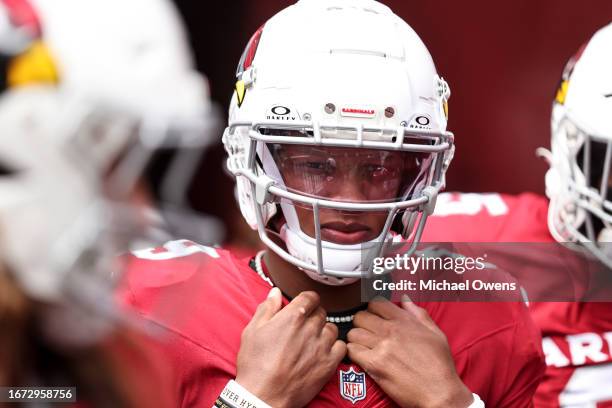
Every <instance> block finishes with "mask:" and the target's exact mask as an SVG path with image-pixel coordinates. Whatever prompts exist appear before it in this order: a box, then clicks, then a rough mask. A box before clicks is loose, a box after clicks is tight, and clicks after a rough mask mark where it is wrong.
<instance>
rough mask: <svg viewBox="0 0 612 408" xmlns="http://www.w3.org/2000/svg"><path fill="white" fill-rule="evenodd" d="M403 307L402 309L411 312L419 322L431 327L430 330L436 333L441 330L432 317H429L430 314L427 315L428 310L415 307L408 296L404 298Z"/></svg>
mask: <svg viewBox="0 0 612 408" xmlns="http://www.w3.org/2000/svg"><path fill="white" fill-rule="evenodd" d="M401 305H402V309H404V310H406V311H407V312H409V313H410V314H411V315H412V316H414V317H415V318H416V319H417V320H418V321H419V322H421V323H423V324H424V325H426V326H427V327H429V328H430V329H432V330H434V331H439V330H440V329H439V328H438V326H437V325H436V323H435V322H434V321H433V319H432V318H431V316H429V313H427V310H425V309H423V308H422V307H419V306H417V305H415V304H414V303H413V302H412V300H411V299H410V297H408V295H403V296H402V302H401Z"/></svg>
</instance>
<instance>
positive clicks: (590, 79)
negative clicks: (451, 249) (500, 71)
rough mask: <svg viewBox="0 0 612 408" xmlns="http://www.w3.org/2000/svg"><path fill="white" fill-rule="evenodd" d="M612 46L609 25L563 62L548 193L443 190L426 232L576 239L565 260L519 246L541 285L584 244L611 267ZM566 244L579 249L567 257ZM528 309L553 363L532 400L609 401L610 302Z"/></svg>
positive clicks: (542, 403)
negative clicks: (485, 192)
mask: <svg viewBox="0 0 612 408" xmlns="http://www.w3.org/2000/svg"><path fill="white" fill-rule="evenodd" d="M611 49H612V25H608V26H606V27H604V28H602V29H601V30H599V31H598V32H597V33H596V34H595V35H594V36H593V37H592V38H591V39H590V40H589V41H588V42H587V43H586V44H585V45H584V46H583V47H582V48H581V49H580V50H579V51H578V53H577V54H576V55H575V56H574V57H573V58H572V59H571V60H570V61H569V62H568V64H567V65H566V67H565V70H564V72H563V77H562V80H561V83H560V86H559V89H558V91H557V94H556V96H555V99H554V101H553V107H552V118H551V125H552V126H551V129H552V138H551V150H550V151H548V150H544V149H540V150H539V152H540V153H541V154H542V155H543V156H544V157H545V158H547V159H548V161H549V163H550V169H549V171H548V172H547V174H546V179H545V181H546V195H547V196H548V199H547V198H545V197H541V196H538V195H535V194H531V193H525V194H521V195H518V196H509V195H500V194H450V193H445V194H442V195H441V196H440V197H439V200H438V207H437V209H436V214H434V216H432V217H430V220H429V224H428V228H427V230H426V231H425V234H424V240H427V241H431V242H434V241H456V242H457V241H470V242H529V243H547V242H548V243H554V242H561V243H565V242H572V243H577V244H578V247H575V248H574V249H573V250H571V251H565V253H563V259H562V260H561V262H557V261H556V260H555V259H546V256H547V255H545V256H544V257H542V256H538V255H537V254H536V252H538V248H540V249H541V250H543V251H544V252H545V253H549V251H545V248H551V247H552V246H551V245H549V246H544V245H539V246H532V247H529V246H523V247H522V248H523V250H522V253H520V254H519V253H518V252H517V253H515V255H516V260H517V262H518V263H520V264H521V265H523V266H521V267H519V269H524V268H532V271H533V272H536V273H538V274H539V275H540V276H542V278H541V279H542V281H541V282H540V283H538V286H540V287H541V286H544V285H551V286H552V285H553V282H552V281H549V280H547V278H545V277H543V276H545V275H544V273H547V272H548V271H549V270H550V271H553V270H554V269H553V268H555V267H556V268H557V269H556V270H555V272H556V274H557V275H558V274H560V273H562V272H563V270H567V269H568V268H574V269H576V268H575V267H572V266H570V265H572V264H571V263H569V262H572V259H573V258H578V257H583V256H584V254H585V250H586V254H587V255H588V254H591V255H590V256H587V258H591V259H590V260H589V262H594V261H597V262H599V263H600V265H601V266H602V267H604V268H606V269H608V270H606V271H605V273H606V274H609V268H610V267H611V266H612V252H611V251H610V249H611V248H612V247H611V246H610V243H609V242H610V231H611V230H610V225H611V224H610V223H611V220H612V214H611V212H612V205H611V204H612V201H611V200H612V198H611V190H610V188H609V186H610V182H611V180H612V178H610V157H611V153H612V148H611V146H612V116H611V115H610V112H612V91H611V90H612V77H611V76H610V72H612V56H611V55H610V50H611ZM534 248H535V249H534ZM567 252H574V254H573V256H571V257H570V256H567V255H568V254H567ZM515 266H517V265H516V264H515ZM559 267H561V268H559ZM538 268H539V269H538ZM583 268H584V264H581V266H580V267H579V269H576V270H574V271H573V274H574V275H576V274H581V273H584V272H585V270H584V269H583ZM546 276H549V275H546ZM585 276H587V275H585ZM600 282H601V281H600ZM603 282H605V281H603ZM608 282H609V280H608ZM579 283H580V282H579ZM587 283H588V282H587ZM563 287H565V286H559V287H557V289H559V288H563ZM568 288H570V289H571V290H572V291H573V290H574V289H573V287H568ZM598 289H599V290H600V291H603V292H604V294H605V293H608V295H607V298H606V297H604V298H600V300H606V299H607V300H610V297H609V290H610V287H609V285H608V287H599V288H598ZM537 292H539V291H537ZM537 292H536V293H537ZM539 296H540V297H537V298H535V299H532V300H547V299H549V300H555V298H556V299H557V300H564V297H563V296H562V295H559V294H558V293H557V294H556V293H555V292H548V294H546V295H544V296H541V294H540V295H539ZM570 300H571V299H570ZM530 309H531V312H532V316H533V318H534V320H535V322H536V324H537V325H538V326H539V328H540V329H541V331H542V336H543V343H542V345H543V350H544V353H545V356H546V363H547V371H546V376H545V378H544V381H543V382H542V384H541V385H540V387H539V388H538V390H537V393H536V397H535V400H534V401H535V405H536V406H538V407H608V406H612V354H611V352H612V349H611V346H612V344H611V343H610V341H611V340H612V305H611V304H610V303H609V302H588V303H587V302H561V301H557V302H531V304H530Z"/></svg>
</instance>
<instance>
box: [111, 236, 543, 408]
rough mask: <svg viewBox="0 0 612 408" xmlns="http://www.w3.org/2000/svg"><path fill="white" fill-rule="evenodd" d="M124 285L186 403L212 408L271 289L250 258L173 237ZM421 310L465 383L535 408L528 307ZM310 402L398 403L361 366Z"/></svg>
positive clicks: (537, 360) (488, 397)
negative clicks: (156, 334) (159, 340)
mask: <svg viewBox="0 0 612 408" xmlns="http://www.w3.org/2000/svg"><path fill="white" fill-rule="evenodd" d="M122 289H123V293H122V295H123V297H124V298H125V299H126V300H127V302H128V303H130V304H131V305H132V306H133V307H135V308H136V309H137V310H139V311H140V313H141V314H142V315H143V316H144V317H145V318H146V319H149V320H150V321H153V322H155V323H156V324H158V325H160V326H162V327H164V328H166V329H167V331H168V336H167V339H166V340H167V341H166V345H165V347H164V348H165V350H164V353H165V354H167V356H168V357H169V358H170V360H172V361H173V362H174V365H175V367H174V368H175V370H176V372H177V383H176V384H175V385H176V387H177V389H178V390H179V392H180V394H181V395H182V406H189V407H206V408H209V407H210V406H212V404H213V403H214V401H215V399H216V398H217V396H218V395H219V394H220V392H221V390H222V389H223V387H224V386H225V384H226V383H227V381H228V380H230V379H233V378H235V376H236V356H237V353H238V349H239V346H240V335H241V333H242V330H243V329H244V327H245V326H246V325H247V323H248V322H249V321H250V319H251V318H252V316H253V314H254V312H255V309H256V307H257V305H258V304H259V303H261V302H262V301H263V300H264V299H265V298H266V296H267V294H268V292H269V291H270V286H269V284H268V283H266V282H264V281H263V280H262V279H261V277H260V276H259V275H258V274H257V273H256V272H255V271H253V270H252V269H251V268H250V267H249V265H248V259H243V260H239V259H236V258H235V257H233V256H232V255H231V254H230V253H228V252H226V251H224V250H221V249H212V248H207V247H203V246H199V245H196V244H193V243H191V242H189V241H174V242H170V243H168V244H166V245H165V246H164V247H163V248H159V249H155V250H147V251H139V252H137V253H135V256H133V257H132V258H131V265H130V267H129V270H128V272H127V276H126V280H125V282H124V285H123V288H122ZM284 302H285V303H286V302H287V300H285V301H284ZM420 306H422V307H424V308H425V309H427V311H428V312H429V314H430V315H431V317H432V318H433V320H434V321H435V322H436V323H437V325H438V326H439V327H440V328H441V329H442V331H443V332H444V333H445V334H446V336H447V338H448V341H449V344H450V348H451V351H452V353H453V357H454V361H455V364H456V367H457V371H458V373H459V375H460V376H461V378H462V380H463V381H464V383H465V384H466V385H467V386H468V387H469V389H470V390H471V391H472V392H475V393H477V394H478V395H480V397H481V398H482V399H483V400H484V401H485V402H486V403H487V406H490V407H526V406H529V404H530V401H531V398H532V395H533V393H534V391H535V388H536V386H537V383H538V382H539V380H540V378H541V375H542V373H543V369H544V367H543V356H542V354H541V352H540V348H539V341H540V340H539V335H538V333H537V329H536V328H535V327H534V326H533V325H532V323H531V321H530V319H529V318H528V312H527V310H526V308H525V307H524V306H523V305H522V304H517V303H497V304H486V305H484V306H483V304H482V303H480V304H479V303H444V302H440V303H435V304H434V303H431V304H420ZM406 347H410V344H406ZM309 406H313V407H342V406H346V407H393V406H395V404H394V402H393V401H392V400H390V399H389V397H388V396H387V395H385V394H384V393H383V392H382V390H381V389H380V388H379V387H378V386H377V384H376V383H375V382H374V381H373V380H372V379H371V378H370V377H368V376H367V375H366V374H365V373H364V372H363V370H362V369H361V368H360V367H359V366H357V365H354V364H346V363H342V364H340V365H339V366H338V369H337V372H336V374H335V375H333V376H332V378H331V379H330V381H329V383H328V384H327V385H326V386H325V387H324V388H323V390H322V391H321V392H320V393H319V394H318V395H317V396H316V397H315V399H314V400H313V401H312V402H311V403H310V405H309Z"/></svg>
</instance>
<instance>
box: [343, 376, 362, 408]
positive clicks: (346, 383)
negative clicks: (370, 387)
mask: <svg viewBox="0 0 612 408" xmlns="http://www.w3.org/2000/svg"><path fill="white" fill-rule="evenodd" d="M340 395H341V396H342V398H344V399H346V400H349V401H351V402H352V403H353V404H354V403H356V402H357V401H361V400H362V399H365V397H366V380H365V373H358V372H355V370H354V369H353V367H351V368H350V369H349V370H348V371H343V370H340Z"/></svg>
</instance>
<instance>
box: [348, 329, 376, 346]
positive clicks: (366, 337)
mask: <svg viewBox="0 0 612 408" xmlns="http://www.w3.org/2000/svg"><path fill="white" fill-rule="evenodd" d="M346 339H347V340H348V341H349V343H355V344H359V345H362V346H365V347H367V348H369V349H373V348H374V347H376V344H378V342H379V341H380V339H379V338H378V336H376V335H375V334H374V333H372V332H371V331H369V330H366V329H362V328H359V327H355V328H352V329H351V330H349V332H348V334H347V335H346Z"/></svg>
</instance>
